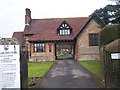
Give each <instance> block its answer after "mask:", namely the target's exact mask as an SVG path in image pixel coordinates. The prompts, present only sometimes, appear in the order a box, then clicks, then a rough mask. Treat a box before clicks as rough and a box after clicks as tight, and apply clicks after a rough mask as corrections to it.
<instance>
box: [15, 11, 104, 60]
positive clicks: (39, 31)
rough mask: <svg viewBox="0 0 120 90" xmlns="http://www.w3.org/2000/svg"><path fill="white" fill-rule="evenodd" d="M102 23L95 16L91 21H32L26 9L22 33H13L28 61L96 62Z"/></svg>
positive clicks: (54, 19)
mask: <svg viewBox="0 0 120 90" xmlns="http://www.w3.org/2000/svg"><path fill="white" fill-rule="evenodd" d="M101 23H103V22H102V21H101V20H100V19H99V17H98V16H97V15H96V14H92V15H91V16H89V17H77V18H51V19H32V18H31V11H30V9H26V15H25V28H24V31H23V32H14V33H13V38H16V39H18V41H19V42H20V44H21V47H27V50H28V52H29V61H38V62H39V61H41V60H42V61H53V60H57V59H61V58H74V59H75V60H96V59H98V60H99V59H100V58H99V48H98V41H97V38H98V32H99V31H100V30H101V28H100V27H101V26H100V24H101Z"/></svg>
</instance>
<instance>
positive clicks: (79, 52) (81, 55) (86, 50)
mask: <svg viewBox="0 0 120 90" xmlns="http://www.w3.org/2000/svg"><path fill="white" fill-rule="evenodd" d="M98 27H99V25H98V24H97V23H96V22H95V21H94V20H91V21H90V22H89V24H88V25H87V26H86V28H85V29H84V30H83V31H82V33H81V34H80V35H79V36H78V38H77V42H76V46H75V47H76V50H75V53H76V54H75V59H76V60H99V59H100V57H99V48H98V46H89V33H98V32H99V31H100V30H101V29H100V28H98Z"/></svg>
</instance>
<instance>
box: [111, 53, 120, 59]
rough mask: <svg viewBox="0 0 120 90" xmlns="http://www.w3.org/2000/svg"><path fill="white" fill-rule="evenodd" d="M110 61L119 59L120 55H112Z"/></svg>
mask: <svg viewBox="0 0 120 90" xmlns="http://www.w3.org/2000/svg"><path fill="white" fill-rule="evenodd" d="M111 59H120V53H112V54H111Z"/></svg>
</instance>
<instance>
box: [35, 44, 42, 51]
mask: <svg viewBox="0 0 120 90" xmlns="http://www.w3.org/2000/svg"><path fill="white" fill-rule="evenodd" d="M34 52H44V44H43V43H36V44H34Z"/></svg>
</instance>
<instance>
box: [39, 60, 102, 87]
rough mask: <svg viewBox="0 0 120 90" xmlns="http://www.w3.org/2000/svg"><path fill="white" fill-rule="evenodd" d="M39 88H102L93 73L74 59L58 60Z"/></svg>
mask: <svg viewBox="0 0 120 90" xmlns="http://www.w3.org/2000/svg"><path fill="white" fill-rule="evenodd" d="M38 88H100V86H99V85H98V84H97V83H96V82H95V80H93V78H92V76H91V74H90V73H89V72H88V71H87V70H86V69H85V68H84V67H83V66H81V65H79V64H78V63H77V62H75V61H74V60H59V61H56V63H55V64H54V66H53V67H52V69H51V70H50V71H49V73H48V74H47V76H46V78H45V79H44V80H43V81H42V82H41V84H40V85H39V86H38Z"/></svg>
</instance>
